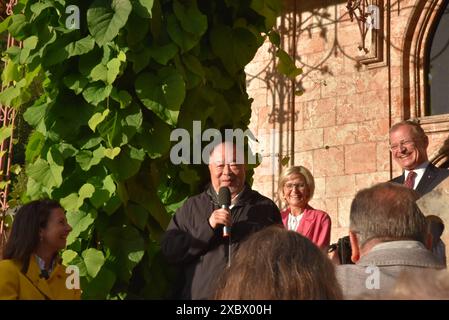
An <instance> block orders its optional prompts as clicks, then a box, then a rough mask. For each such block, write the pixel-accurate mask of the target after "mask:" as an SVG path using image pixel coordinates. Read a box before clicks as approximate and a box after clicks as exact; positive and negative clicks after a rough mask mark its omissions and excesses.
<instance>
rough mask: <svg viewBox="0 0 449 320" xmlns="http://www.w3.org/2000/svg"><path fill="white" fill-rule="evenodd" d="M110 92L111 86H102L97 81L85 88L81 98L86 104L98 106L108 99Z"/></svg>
mask: <svg viewBox="0 0 449 320" xmlns="http://www.w3.org/2000/svg"><path fill="white" fill-rule="evenodd" d="M111 91H112V85H110V84H108V85H106V86H104V85H103V84H101V83H100V82H99V81H97V82H94V83H92V84H90V85H88V86H87V87H86V89H85V90H84V91H83V97H84V99H86V101H87V102H89V103H92V104H93V105H98V104H99V103H100V102H101V101H103V100H104V99H106V98H107V97H109V95H110V94H111Z"/></svg>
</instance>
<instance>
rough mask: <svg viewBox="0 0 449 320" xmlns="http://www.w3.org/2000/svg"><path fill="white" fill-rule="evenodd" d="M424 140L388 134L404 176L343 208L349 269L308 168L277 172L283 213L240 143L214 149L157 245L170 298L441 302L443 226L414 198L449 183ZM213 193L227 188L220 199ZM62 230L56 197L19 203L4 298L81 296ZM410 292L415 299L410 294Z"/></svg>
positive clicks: (446, 285)
mask: <svg viewBox="0 0 449 320" xmlns="http://www.w3.org/2000/svg"><path fill="white" fill-rule="evenodd" d="M428 145H429V140H428V137H427V136H426V134H425V133H424V131H423V129H422V128H421V127H420V126H419V124H416V123H414V122H411V121H403V122H400V123H398V124H396V125H394V126H393V127H392V128H391V129H390V150H391V153H392V157H393V159H394V160H395V161H396V162H397V163H398V164H399V165H400V167H401V168H402V169H403V173H402V175H401V176H399V177H396V178H394V179H392V180H391V181H389V182H384V183H379V184H376V185H374V186H371V187H369V188H366V189H363V190H360V191H358V192H357V194H356V195H355V197H354V199H353V201H352V204H351V209H350V212H349V218H350V225H349V230H348V237H349V241H348V245H349V244H350V246H349V250H350V259H351V260H352V263H350V264H342V263H341V262H342V261H340V259H339V255H338V251H339V250H341V249H342V248H338V246H337V247H335V246H334V248H336V249H337V250H334V251H333V252H332V253H328V249H329V247H330V235H331V218H330V216H329V215H328V214H327V213H326V212H324V211H322V210H319V209H315V208H313V207H311V206H310V205H309V202H310V201H311V199H312V197H313V194H314V191H315V182H314V178H313V175H312V174H311V172H310V171H309V170H308V169H307V168H305V167H304V166H293V167H289V168H286V169H285V170H284V171H283V172H282V174H281V175H280V177H279V189H278V194H279V200H280V201H282V202H283V206H282V208H281V210H280V209H279V208H278V207H277V205H276V204H275V203H274V202H273V201H272V200H271V199H269V198H267V197H265V196H263V195H261V194H260V193H258V192H257V191H255V190H252V189H251V187H250V186H249V185H248V184H247V183H246V182H245V181H246V176H245V172H246V168H245V164H244V163H238V162H237V161H236V158H237V153H238V152H239V150H238V148H237V146H236V145H235V144H234V143H233V142H222V143H219V144H217V145H216V146H215V147H214V148H212V151H211V153H210V158H209V164H208V167H209V172H210V184H209V185H208V186H207V187H206V189H205V190H204V192H202V193H200V194H199V195H196V196H193V197H191V198H189V199H187V200H186V201H185V202H184V204H183V205H182V206H181V207H180V208H179V209H178V210H177V212H176V213H175V214H174V216H173V217H172V219H171V221H170V224H169V226H168V228H167V230H166V232H165V235H164V237H163V239H162V241H161V250H162V253H163V254H164V256H165V258H166V259H167V261H168V262H169V263H171V264H173V265H174V266H176V267H177V269H178V277H177V278H176V280H175V281H174V283H173V288H172V291H171V293H170V296H169V298H174V299H195V300H196V299H245V300H248V299H258V300H260V299H262V300H270V299H273V300H312V299H313V300H315V299H320V300H322V299H326V300H327V299H331V300H337V299H412V298H419V299H433V298H442V299H449V276H448V274H447V271H446V255H445V245H444V242H443V241H442V240H441V237H442V234H443V231H444V223H443V221H442V220H441V218H439V217H438V214H439V213H438V212H436V213H435V215H431V216H427V217H426V216H424V214H423V213H422V212H421V210H420V208H419V207H418V205H417V203H416V200H417V199H418V198H419V197H421V196H423V195H424V194H426V193H428V192H430V191H431V190H433V189H434V188H435V187H436V186H437V185H438V184H439V183H441V182H442V181H443V180H444V179H446V178H447V177H448V176H449V170H447V169H441V168H437V167H435V166H433V165H432V164H431V163H430V162H429V160H428V156H427V147H428ZM229 155H231V157H229ZM221 188H227V189H228V190H229V194H230V201H229V203H228V204H223V203H222V199H220V192H219V190H220V189H221ZM224 227H226V228H229V229H230V232H229V233H227V232H224ZM70 231H71V227H70V226H69V225H68V224H67V220H66V218H65V214H64V210H63V208H62V207H61V206H60V205H59V204H58V203H57V202H55V201H51V200H41V201H34V202H31V203H29V204H27V205H24V206H22V207H21V208H20V210H19V211H18V213H17V214H16V216H15V219H14V224H13V227H12V230H11V234H10V236H9V239H8V242H7V245H6V247H5V250H4V260H2V261H0V299H47V300H49V299H79V298H80V290H79V289H68V288H67V286H66V281H67V274H66V273H65V272H64V266H63V265H62V264H61V261H60V258H59V251H60V250H62V249H64V248H65V244H66V238H67V235H68V234H69V232H70ZM339 243H343V242H339ZM415 288H420V295H417V296H413V295H412V294H411V292H412V291H414V290H415Z"/></svg>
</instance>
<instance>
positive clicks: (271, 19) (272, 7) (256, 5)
mask: <svg viewBox="0 0 449 320" xmlns="http://www.w3.org/2000/svg"><path fill="white" fill-rule="evenodd" d="M251 9H253V10H254V11H256V12H257V13H259V14H260V15H261V16H263V17H264V18H265V28H266V29H271V28H272V27H273V26H274V25H275V23H276V18H277V17H278V16H279V15H280V14H281V12H282V1H279V0H252V1H251Z"/></svg>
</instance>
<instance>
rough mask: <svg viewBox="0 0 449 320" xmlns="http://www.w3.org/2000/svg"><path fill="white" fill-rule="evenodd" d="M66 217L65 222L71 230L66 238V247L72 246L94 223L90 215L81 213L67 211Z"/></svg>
mask: <svg viewBox="0 0 449 320" xmlns="http://www.w3.org/2000/svg"><path fill="white" fill-rule="evenodd" d="M61 204H63V203H62V201H61ZM66 216H67V222H68V223H69V224H70V226H71V227H72V228H73V229H72V231H71V232H70V233H69V235H68V237H67V245H70V244H72V243H73V242H74V241H75V240H76V238H77V237H78V236H79V235H80V233H81V232H84V231H85V230H87V228H89V227H90V226H91V225H92V224H93V223H94V221H95V219H94V218H93V217H92V215H91V214H90V213H86V212H83V211H67V215H66Z"/></svg>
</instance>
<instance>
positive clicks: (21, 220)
mask: <svg viewBox="0 0 449 320" xmlns="http://www.w3.org/2000/svg"><path fill="white" fill-rule="evenodd" d="M58 208H61V209H62V206H61V205H60V204H59V203H58V202H57V201H54V200H48V199H45V200H35V201H32V202H29V203H27V204H25V205H23V206H22V207H20V209H19V210H18V211H17V213H16V214H15V216H14V222H13V224H12V228H11V233H10V235H9V238H8V241H7V242H6V246H5V250H4V252H3V258H4V259H14V260H17V261H19V262H20V263H21V264H22V272H24V273H26V272H27V270H28V264H29V260H30V257H31V255H32V254H33V252H34V251H35V250H36V249H37V246H38V245H39V240H40V239H39V231H40V229H41V228H45V227H46V226H47V222H48V219H49V217H50V214H51V212H52V210H53V209H58Z"/></svg>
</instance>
